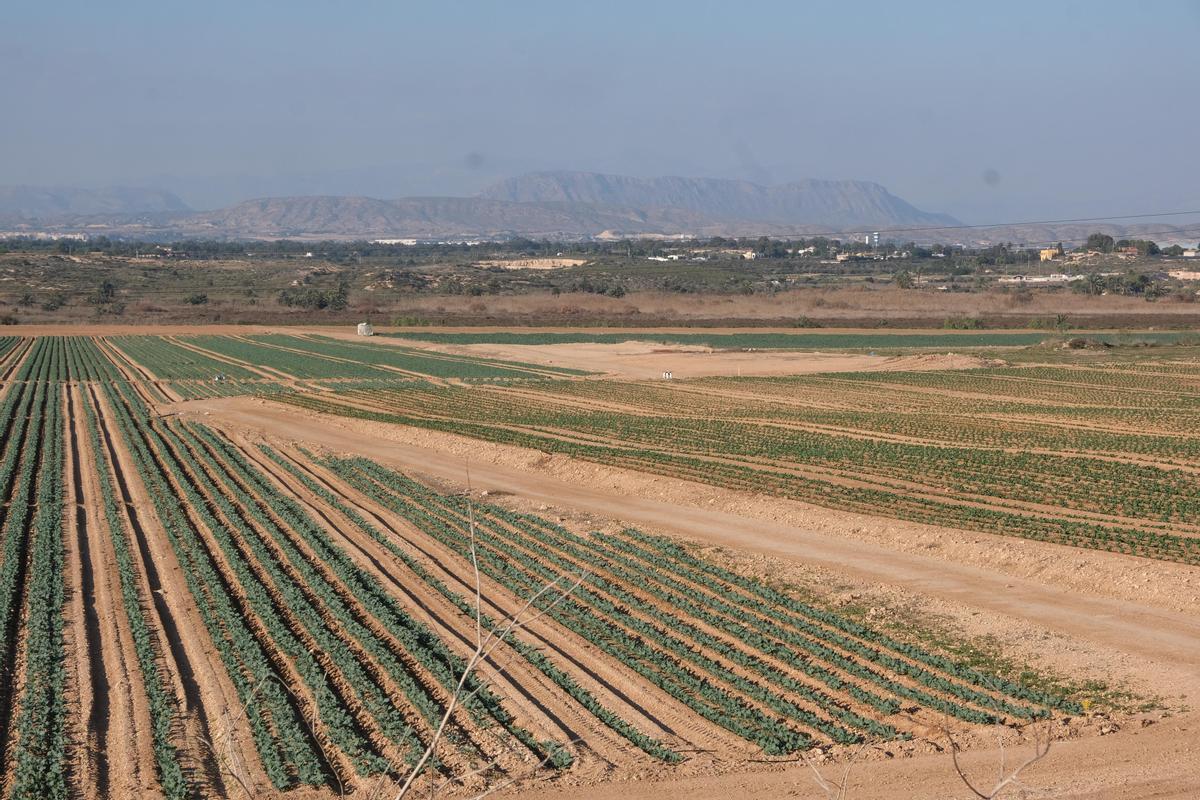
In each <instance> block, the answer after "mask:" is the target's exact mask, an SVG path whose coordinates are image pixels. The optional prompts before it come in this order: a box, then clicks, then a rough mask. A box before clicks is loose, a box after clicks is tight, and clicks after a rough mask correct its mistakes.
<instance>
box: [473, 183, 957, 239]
mask: <svg viewBox="0 0 1200 800" xmlns="http://www.w3.org/2000/svg"><path fill="white" fill-rule="evenodd" d="M480 196H481V197H485V198H489V199H492V200H507V201H510V202H517V203H530V202H535V203H537V202H540V203H545V202H560V203H586V204H589V205H596V206H608V207H618V208H639V209H665V208H670V209H681V210H687V211H693V212H696V213H698V214H701V215H703V216H705V217H707V218H709V219H711V220H714V221H718V220H719V221H728V222H733V221H736V222H767V223H772V224H776V225H825V226H856V227H861V226H870V225H880V226H886V225H898V224H901V225H910V224H911V225H919V224H927V225H957V224H959V223H958V220H956V219H954V218H953V217H951V216H949V215H947V214H930V213H927V212H925V211H921V210H920V209H918V208H915V207H913V206H912V205H910V204H909V203H906V202H905V201H904V200H901V199H900V198H899V197H896V196H895V195H893V194H891V193H889V192H888V190H887V189H885V188H883V187H882V186H880V185H879V184H877V183H868V182H866V181H819V180H805V181H797V182H795V183H785V184H780V185H777V186H760V185H759V184H756V183H751V182H749V181H739V180H724V179H719V178H676V177H665V178H631V177H628V176H625V175H600V174H597V173H594V172H561V171H560V172H534V173H529V174H527V175H521V176H519V177H516V178H509V179H507V180H503V181H500V182H499V183H496V184H494V185H492V186H490V187H488V188H487V189H485V190H484V191H483V192H481V193H480Z"/></svg>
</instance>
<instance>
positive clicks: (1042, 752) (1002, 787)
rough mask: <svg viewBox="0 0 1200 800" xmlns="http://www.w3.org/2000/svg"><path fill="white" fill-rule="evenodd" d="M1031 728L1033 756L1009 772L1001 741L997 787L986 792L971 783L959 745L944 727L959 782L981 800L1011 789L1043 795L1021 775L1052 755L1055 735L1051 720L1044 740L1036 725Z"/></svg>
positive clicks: (995, 796) (1028, 793) (1024, 793)
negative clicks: (961, 757) (962, 761)
mask: <svg viewBox="0 0 1200 800" xmlns="http://www.w3.org/2000/svg"><path fill="white" fill-rule="evenodd" d="M1030 727H1031V728H1032V729H1033V754H1032V755H1030V756H1029V757H1028V758H1026V759H1025V760H1024V761H1022V762H1021V763H1020V764H1018V765H1017V767H1016V768H1015V769H1013V770H1011V771H1010V770H1008V769H1007V766H1006V759H1007V756H1006V753H1005V749H1004V742H1003V739H1001V741H1000V766H999V774H998V775H997V778H996V783H995V785H994V786H992V788H991V789H990V790H985V789H983V788H980V787H979V786H976V785H975V784H974V783H972V782H971V779H970V778H968V777H967V774H966V772H965V771H964V770H963V768H962V765H961V764H960V763H959V760H958V753H959V747H958V743H957V742H956V741H954V737H953V736H952V735H951V734H950V731H949V730H948V729H947V728H945V727H943V728H942V732H943V733H945V734H946V740H947V741H948V742H949V743H950V760H951V763H953V764H954V771H955V773H957V775H958V777H959V780H961V781H962V782H963V785H964V786H966V787H967V789H969V790H970V791H971V793H972V794H974V795H975V796H976V797H978V798H979V799H980V800H995V798H998V797H1000V796H1001V795H1002V794H1003V793H1004V792H1006V791H1008V790H1010V789H1015V790H1017V791H1019V792H1020V793H1021V796H1022V797H1027V796H1029V795H1030V794H1033V793H1041V790H1039V789H1035V788H1033V787H1030V786H1027V785H1026V784H1024V783H1022V782H1021V773H1022V772H1023V771H1024V770H1026V769H1027V768H1029V767H1031V766H1032V765H1034V764H1036V763H1037V762H1038V761H1041V760H1042V759H1043V758H1045V757H1046V756H1047V755H1048V754H1049V753H1050V746H1051V744H1052V743H1053V740H1054V734H1053V729H1052V728H1051V727H1050V721H1049V719H1047V721H1046V726H1045V736H1044V738H1043V735H1042V732H1041V731H1040V730H1039V728H1038V727H1037V725H1036V724H1035V725H1033V726H1030Z"/></svg>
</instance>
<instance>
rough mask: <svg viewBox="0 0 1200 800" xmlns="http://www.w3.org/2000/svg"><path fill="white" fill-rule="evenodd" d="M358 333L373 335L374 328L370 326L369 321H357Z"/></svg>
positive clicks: (360, 334)
mask: <svg viewBox="0 0 1200 800" xmlns="http://www.w3.org/2000/svg"><path fill="white" fill-rule="evenodd" d="M358 335H359V336H374V335H375V329H374V328H372V327H371V323H369V322H360V323H358Z"/></svg>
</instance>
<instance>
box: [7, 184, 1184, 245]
mask: <svg viewBox="0 0 1200 800" xmlns="http://www.w3.org/2000/svg"><path fill="white" fill-rule="evenodd" d="M958 225H960V223H959V222H958V220H956V219H954V217H951V216H948V215H946V214H938V213H931V212H927V211H922V210H921V209H918V208H916V207H914V206H913V205H911V204H910V203H908V202H906V201H904V200H902V199H901V198H899V197H896V196H895V195H893V194H891V193H890V192H888V191H887V189H885V188H884V187H882V186H880V185H879V184H876V183H869V182H864V181H819V180H805V181H797V182H794V183H787V184H780V185H775V186H762V185H759V184H755V183H750V182H748V181H739V180H723V179H715V178H677V177H664V178H633V177H628V176H624V175H602V174H598V173H592V172H566V171H561V172H534V173H529V174H526V175H521V176H518V177H515V178H508V179H505V180H502V181H500V182H498V183H496V184H494V185H492V186H490V187H488V188H486V189H485V190H483V191H482V192H480V193H479V194H478V195H476V196H474V197H403V198H400V199H394V200H380V199H375V198H371V197H344V196H302V197H269V198H264V199H259V200H248V201H246V202H243V203H238V204H236V205H233V206H229V207H228V208H222V209H217V210H215V211H199V212H197V211H192V210H190V209H188V208H187V206H186V205H185V204H184V203H183V201H181V200H180V199H179V198H178V197H176V196H175V195H173V194H171V193H170V192H167V191H162V190H158V189H134V188H114V189H75V188H54V189H48V188H36V187H29V186H10V187H0V233H6V232H7V233H12V232H18V233H20V232H27V233H50V234H56V233H57V234H63V233H88V234H91V235H101V234H106V235H110V236H124V237H135V238H146V239H158V240H164V239H178V238H186V237H204V238H221V239H280V238H288V239H308V240H317V239H390V238H395V239H402V238H415V239H433V240H444V239H489V238H492V239H494V238H507V237H513V236H528V237H532V238H550V239H556V238H561V239H577V238H587V237H602V238H617V237H636V236H675V235H680V234H684V235H692V236H696V237H708V236H718V235H719V236H760V235H766V236H777V237H783V236H804V235H812V234H817V233H821V234H825V233H836V232H838V231H860V232H861V231H869V230H874V229H878V230H881V231H885V232H887V231H893V232H894V233H893V234H892V235H891V236H888V234H887V233H885V234H884V236H885V238H892V239H902V240H914V241H917V242H920V243H929V242H950V243H962V244H987V243H997V242H1015V243H1018V244H1022V243H1027V244H1041V243H1052V242H1054V241H1060V240H1061V241H1064V242H1078V241H1082V239H1083V238H1085V237H1086V236H1087V234H1088V233H1091V232H1093V231H1102V232H1105V233H1109V234H1111V235H1113V236H1118V237H1120V236H1137V235H1147V234H1150V233H1154V234H1161V235H1160V236H1158V238H1159V240H1160V241H1175V240H1178V241H1189V240H1190V241H1191V242H1194V241H1195V239H1196V238H1197V237H1196V234H1195V233H1194V230H1193V232H1189V231H1188V230H1187V229H1186V228H1177V229H1172V228H1171V227H1169V226H1163V225H1160V224H1158V225H1156V224H1147V225H1128V226H1123V225H1113V224H1104V225H1100V224H1093V223H1081V224H1073V225H1011V226H996V227H992V228H972V229H966V228H961V227H958V228H956V227H954V226H958ZM1191 227H1192V228H1193V229H1194V227H1195V226H1194V225H1193V226H1191ZM897 229H899V230H897ZM1173 231H1178V235H1175V234H1174V233H1173Z"/></svg>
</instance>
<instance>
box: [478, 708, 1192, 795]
mask: <svg viewBox="0 0 1200 800" xmlns="http://www.w3.org/2000/svg"><path fill="white" fill-rule="evenodd" d="M1030 754H1031V749H1030V748H1023V749H1018V750H1016V751H1014V750H1012V749H1010V750H1009V751H1008V753H1007V757H1008V763H1009V764H1010V765H1011V764H1013V762H1014V761H1016V762H1017V763H1020V761H1022V760H1024V759H1025V758H1028V757H1029V755H1030ZM1000 759H1001V753H1000V752H999V751H998V750H996V749H992V748H982V749H978V750H972V751H970V752H967V753H964V754H962V755H961V756H960V761H961V763H962V765H963V768H964V770H965V771H966V772H967V773H968V774H969V775H970V776H971V777H972V779H973V780H975V782H976V783H977V784H979V785H981V786H984V787H986V789H990V788H991V787H992V786H993V785H994V783H995V777H994V776H995V775H996V771H997V765H998V764H999V763H1000ZM768 770H770V771H768ZM843 770H844V767H843V766H842V765H840V764H830V765H828V766H826V767H822V768H821V771H822V773H823V774H824V776H825V777H826V779H832V780H841V778H842V772H843ZM1022 779H1023V780H1024V782H1025V783H1026V784H1027V785H1029V786H1031V787H1034V788H1043V789H1047V790H1048V794H1047V795H1045V796H1048V797H1055V798H1060V799H1061V800H1068V799H1069V800H1131V798H1155V800H1193V799H1194V798H1195V797H1197V796H1198V795H1200V744H1197V739H1196V735H1195V720H1194V718H1192V719H1191V720H1190V721H1189V720H1188V719H1187V718H1176V719H1168V720H1165V721H1163V722H1160V723H1158V724H1156V725H1152V726H1150V727H1148V728H1137V729H1134V730H1128V731H1121V732H1120V733H1118V734H1114V735H1112V736H1105V737H1090V738H1085V739H1074V740H1070V741H1065V742H1056V743H1054V745H1053V746H1052V747H1051V749H1050V752H1049V754H1048V755H1047V757H1046V758H1045V759H1043V760H1042V761H1040V762H1038V763H1037V764H1034V765H1033V766H1031V767H1030V768H1029V769H1028V770H1026V771H1024V772H1023V773H1022ZM848 785H849V787H850V788H849V791H848V792H847V794H846V797H847V798H850V799H851V800H896V798H904V799H905V800H947V798H965V797H973V796H974V795H972V794H971V793H970V792H969V791H968V790H967V788H966V787H965V786H964V785H963V784H962V782H961V781H960V780H959V779H958V777H957V776H956V775H955V774H954V769H953V766H952V764H951V762H950V758H949V756H947V755H945V754H935V755H925V756H917V757H914V758H904V759H899V758H898V759H885V758H882V757H879V756H876V757H875V758H873V759H872V760H866V761H863V762H861V763H857V764H856V765H854V767H853V769H852V770H851V772H850V778H849V781H848ZM517 795H519V796H520V797H521V798H522V799H523V800H574V799H575V798H578V797H580V794H579V791H578V789H574V790H572V789H565V788H551V787H536V786H532V787H523V788H521V789H520V790H518V791H507V792H503V793H501V794H500V795H499V796H505V797H514V796H517ZM586 796H587V798H588V800H628V799H629V798H635V797H636V798H638V800H674V799H675V798H680V797H687V798H690V799H691V800H727V798H730V797H746V798H758V797H762V798H781V797H794V798H802V799H803V800H825V799H826V798H827V797H828V795H826V794H825V793H824V792H822V791H821V790H819V789H818V788H817V786H816V784H815V782H814V780H813V775H812V773H811V772H810V771H809V769H808V768H807V767H806V766H804V765H803V764H801V763H795V762H793V763H792V764H788V765H785V766H783V767H777V768H775V769H773V770H771V769H770V768H762V770H759V771H742V772H733V773H729V774H725V775H709V776H703V777H696V778H682V779H675V780H665V781H621V782H612V783H608V784H599V785H594V786H590V787H588V790H587V795H586ZM1002 796H1004V797H1008V796H1012V797H1017V796H1018V794H1016V793H1005V794H1004V795H1002ZM1034 796H1042V795H1041V794H1038V795H1034Z"/></svg>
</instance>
